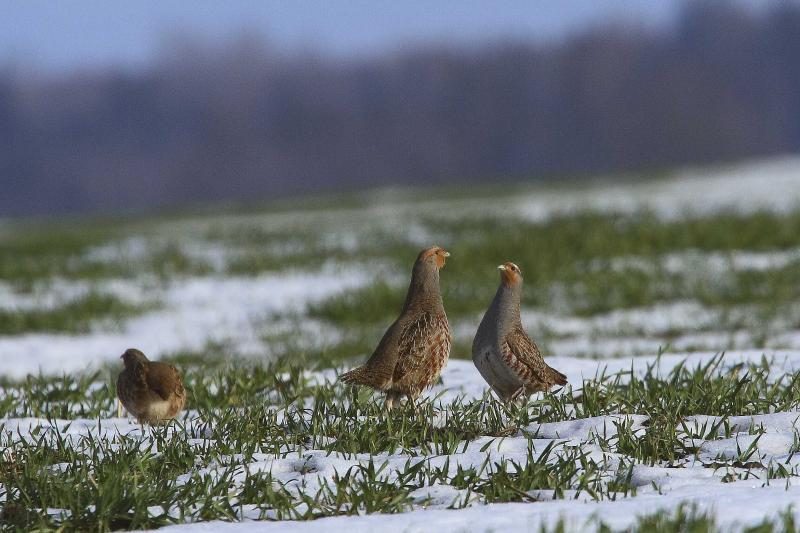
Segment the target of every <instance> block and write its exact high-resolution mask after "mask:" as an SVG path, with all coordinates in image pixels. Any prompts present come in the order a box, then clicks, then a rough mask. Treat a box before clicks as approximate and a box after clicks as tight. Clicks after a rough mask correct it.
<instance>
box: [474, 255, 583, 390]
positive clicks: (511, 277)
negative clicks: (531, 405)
mask: <svg viewBox="0 0 800 533" xmlns="http://www.w3.org/2000/svg"><path fill="white" fill-rule="evenodd" d="M497 268H498V269H500V287H499V288H498V289H497V293H496V294H495V296H494V300H492V303H491V305H489V309H488V310H487V311H486V314H485V315H484V316H483V320H481V324H480V326H478V331H477V333H476V334H475V339H474V340H473V342H472V361H473V363H475V366H476V367H477V368H478V372H480V373H481V375H482V376H483V379H485V380H486V382H487V383H488V384H489V385H490V386H491V387H492V390H494V392H495V393H496V394H497V396H498V397H499V398H500V399H501V400H503V401H504V402H509V401H512V400H514V399H516V398H518V397H521V396H522V397H527V396H528V395H530V394H533V393H535V392H539V391H549V390H550V389H551V388H553V387H554V386H555V385H566V384H567V377H566V376H565V375H564V374H562V373H561V372H559V371H558V370H555V369H554V368H551V367H550V366H548V365H547V363H545V362H544V358H543V357H542V353H541V352H540V351H539V348H538V347H537V346H536V344H535V343H534V342H533V341H532V340H531V339H530V337H528V334H527V333H525V330H524V329H523V328H522V321H521V320H520V314H519V307H520V298H521V296H522V272H521V271H520V269H519V267H518V266H517V265H515V264H514V263H504V264H502V265H500V266H499V267H497Z"/></svg>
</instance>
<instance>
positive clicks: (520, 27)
mask: <svg viewBox="0 0 800 533" xmlns="http://www.w3.org/2000/svg"><path fill="white" fill-rule="evenodd" d="M679 5H680V4H679V1H678V0H602V1H601V0H491V1H486V0H484V1H480V0H401V1H398V0H346V1H345V0H341V1H332V0H329V1H324V0H283V1H278V0H227V1H210V0H192V1H188V0H186V1H184V0H136V1H134V2H131V1H129V0H126V1H119V0H58V1H57V0H0V65H3V64H9V63H11V64H13V65H15V66H17V67H21V68H28V69H34V70H46V71H69V70H72V69H80V68H93V67H102V66H106V65H110V64H114V65H118V66H120V65H121V66H124V67H131V68H136V67H139V66H143V65H146V64H148V63H149V62H150V61H151V60H153V59H154V57H155V56H156V55H157V54H158V53H159V51H163V49H164V48H163V47H164V43H165V42H168V41H167V39H166V37H167V36H168V35H169V34H170V33H175V32H181V33H185V34H188V35H191V36H195V37H197V36H199V37H201V38H203V39H208V40H210V41H212V42H214V41H220V40H224V39H226V38H228V39H229V38H231V37H233V36H235V35H237V34H239V33H240V32H241V31H242V30H249V31H251V32H255V33H256V34H259V35H263V36H265V38H267V39H268V41H269V43H270V44H271V45H272V46H274V47H276V48H279V49H282V50H283V49H289V50H290V49H310V50H314V51H318V52H322V53H325V54H330V55H335V56H342V57H358V56H363V55H370V54H374V53H380V52H383V51H387V50H395V49H398V48H401V47H403V46H408V45H413V44H416V43H420V42H430V41H435V42H445V43H456V44H462V43H471V42H482V41H487V40H497V39H501V38H509V37H511V38H523V39H536V40H552V39H558V38H560V37H563V36H565V35H567V34H569V33H572V32H574V31H576V30H580V29H582V28H585V27H587V26H591V25H596V24H602V23H604V22H608V21H611V20H620V19H621V20H623V21H626V22H629V23H634V24H644V25H658V24H663V23H665V22H668V21H669V20H670V19H671V17H672V16H673V15H674V14H675V12H676V11H677V9H678V6H679Z"/></svg>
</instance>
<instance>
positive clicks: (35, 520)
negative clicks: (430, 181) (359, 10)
mask: <svg viewBox="0 0 800 533" xmlns="http://www.w3.org/2000/svg"><path fill="white" fill-rule="evenodd" d="M430 244H439V245H442V246H444V247H446V248H447V249H448V250H449V251H450V252H451V254H452V257H451V258H450V260H449V261H448V264H447V266H446V267H445V269H444V270H443V271H442V274H441V280H442V292H443V298H444V302H445V307H446V309H447V313H448V317H449V319H450V322H451V326H452V328H453V330H454V335H455V339H454V346H453V351H452V354H451V360H450V363H449V365H448V368H447V369H446V371H445V373H444V374H443V376H442V382H441V383H440V384H438V385H436V386H435V387H434V388H432V389H431V390H430V391H428V393H427V394H426V396H425V401H424V402H423V403H422V404H421V405H420V406H419V411H418V412H415V411H414V410H413V409H411V408H410V407H409V406H406V407H405V408H403V409H399V410H395V411H392V412H387V411H386V410H384V409H383V405H382V398H381V397H380V396H379V395H373V394H371V393H370V392H369V391H366V390H355V389H352V388H349V387H345V386H342V385H341V384H338V383H337V382H336V376H337V374H338V373H341V372H342V371H343V370H344V369H347V368H351V367H352V366H354V365H355V364H358V363H359V362H361V361H362V360H363V359H364V358H366V356H368V355H369V353H370V352H371V350H372V348H373V347H374V346H375V344H376V343H377V341H378V340H379V338H380V335H381V334H382V332H383V330H384V329H385V328H386V326H387V325H388V324H389V323H390V322H391V320H392V319H393V317H394V316H395V315H396V314H397V311H398V309H399V307H400V306H401V304H402V300H403V297H404V292H405V289H406V285H407V282H408V274H409V271H410V267H411V264H412V262H413V259H414V257H415V255H416V253H417V252H418V250H419V249H420V248H422V247H424V246H427V245H430ZM507 260H512V261H514V262H516V263H517V264H519V265H520V267H521V268H522V271H523V274H524V277H525V292H524V300H523V322H524V324H525V326H526V328H527V330H528V332H529V333H530V334H531V336H532V337H533V338H534V339H535V340H536V341H537V343H538V344H539V345H540V347H542V349H543V352H544V353H545V356H546V358H547V360H548V362H549V364H550V365H551V366H553V367H555V368H557V369H559V370H560V371H562V372H564V373H565V374H566V375H567V376H568V378H569V383H570V384H569V385H568V386H567V387H565V388H563V389H561V390H557V391H554V392H553V393H550V394H544V395H542V394H540V395H536V396H534V397H532V398H531V399H530V401H529V402H528V403H527V405H515V406H504V405H502V404H500V403H498V402H496V401H495V400H494V399H493V398H492V396H491V394H489V393H488V392H487V390H486V386H485V384H484V382H483V381H482V379H481V377H480V375H479V374H478V372H477V371H476V370H475V368H474V366H473V365H472V362H471V360H470V345H471V341H472V335H473V334H474V332H475V329H476V327H477V324H478V322H479V321H480V318H481V316H482V312H483V311H484V309H485V308H486V306H487V305H488V303H489V301H490V300H491V298H492V296H493V294H494V291H495V289H496V287H497V283H498V276H497V270H496V266H497V265H498V264H499V263H501V262H503V261H507ZM129 347H137V348H140V349H141V350H142V351H144V352H145V353H146V354H148V355H149V356H150V357H151V358H153V359H160V360H169V361H172V362H174V363H175V364H176V365H177V366H178V367H179V368H180V369H181V371H182V373H183V374H184V379H185V382H186V385H187V389H188V390H189V401H188V405H187V411H186V412H185V413H184V414H183V415H182V416H181V418H180V419H179V420H177V421H176V422H175V423H174V424H172V425H170V426H168V427H165V428H150V427H141V426H139V425H138V424H137V423H135V421H134V420H133V419H130V418H127V417H123V418H117V406H116V401H115V390H114V382H115V379H116V375H117V373H118V372H119V370H120V368H121V364H120V361H119V359H118V358H119V355H120V354H121V353H122V352H123V351H124V350H125V349H126V348H129ZM798 408H800V159H793V158H784V159H776V160H771V161H762V162H754V163H748V164H741V165H738V166H731V167H720V168H709V169H687V170H682V171H677V172H673V173H666V174H664V175H661V176H657V177H647V178H646V179H643V178H642V177H639V176H624V177H620V178H617V179H614V180H613V181H612V182H611V184H608V182H598V183H597V184H589V185H581V186H578V185H572V184H566V185H562V186H559V187H554V186H548V187H545V186H542V187H531V186H513V187H509V186H503V187H500V186H486V187H481V188H471V189H469V188H466V189H457V190H456V189H438V190H433V191H430V190H426V191H416V190H399V191H378V192H368V193H362V194H352V195H343V196H340V197H326V198H317V199H307V200H303V201H291V202H275V203H273V204H269V205H266V206H261V207H251V208H247V209H243V208H239V209H235V210H234V209H231V210H226V211H215V212H200V211H196V212H191V213H175V214H162V215H159V216H152V215H150V216H139V217H136V216H130V217H124V218H115V219H91V220H86V219H76V220H61V221H51V222H46V223H45V222H41V223H32V222H25V223H22V222H2V221H0V450H2V452H1V454H0V506H1V508H2V510H1V511H0V524H2V526H3V527H6V528H9V529H15V528H16V529H21V530H30V529H35V528H40V529H50V528H53V529H55V528H65V529H79V530H109V529H111V530H113V529H143V528H144V529H155V528H162V527H165V526H166V528H167V529H171V528H175V529H176V530H177V531H188V530H192V529H207V530H212V529H213V530H214V531H223V530H229V529H230V530H232V531H239V530H247V529H250V528H259V529H261V528H264V529H275V530H283V529H288V528H291V529H292V530H309V531H311V530H314V531H320V530H327V531H331V530H336V531H339V530H345V529H346V530H348V531H371V530H375V529H377V528H388V529H387V530H407V531H431V530H435V529H439V530H442V531H445V530H471V531H472V530H495V531H498V530H510V531H516V530H520V531H528V530H531V531H540V530H543V531H560V530H573V529H577V528H586V529H591V530H594V529H603V530H613V531H616V530H642V531H672V530H675V529H678V528H684V530H687V531H689V530H691V531H718V530H719V531H728V530H731V529H739V530H745V529H749V528H752V530H757V531H783V530H794V529H795V528H796V525H795V524H796V523H797V522H796V521H797V520H798V518H800V507H798V506H793V504H794V503H795V502H797V501H798V499H799V498H800V486H799V485H800V454H798V456H797V457H795V454H796V452H800V433H799V431H800V421H798V418H800V411H798ZM256 521H259V522H256Z"/></svg>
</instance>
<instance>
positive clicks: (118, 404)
mask: <svg viewBox="0 0 800 533" xmlns="http://www.w3.org/2000/svg"><path fill="white" fill-rule="evenodd" d="M117 418H122V402H121V401H119V398H117Z"/></svg>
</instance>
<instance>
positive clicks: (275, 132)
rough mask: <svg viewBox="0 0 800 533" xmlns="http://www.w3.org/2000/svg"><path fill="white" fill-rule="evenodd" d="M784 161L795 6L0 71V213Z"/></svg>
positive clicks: (792, 131)
mask: <svg viewBox="0 0 800 533" xmlns="http://www.w3.org/2000/svg"><path fill="white" fill-rule="evenodd" d="M798 150H800V7H799V6H798V4H797V3H793V2H786V3H783V4H779V5H776V6H774V7H772V8H770V10H768V11H766V12H758V13H755V12H751V11H747V10H742V9H740V8H736V7H733V6H732V5H731V4H729V3H725V2H700V1H698V2H688V3H687V4H686V7H685V8H684V9H683V11H682V13H681V15H680V16H679V18H678V20H677V21H676V22H675V24H673V25H670V27H669V28H667V29H664V28H661V29H643V28H631V27H626V26H613V25H610V26H603V27H596V28H594V29H592V30H590V31H586V32H583V33H581V34H579V35H575V36H573V37H571V38H569V39H567V40H565V41H563V42H560V43H558V44H550V45H542V44H539V45H536V44H532V43H528V42H518V41H517V42H506V43H494V44H491V45H490V44H486V45H481V46H477V45H476V46H474V47H461V48H448V47H444V46H434V45H430V46H423V47H418V48H415V49H413V50H408V51H404V52H397V53H394V54H390V55H386V56H381V57H377V58H375V57H372V58H370V59H362V60H350V61H344V60H337V59H332V58H327V57H326V56H324V55H314V54H302V53H297V54H278V53H274V52H273V51H271V50H270V48H269V47H268V46H266V45H263V44H261V41H260V40H258V39H247V38H242V39H240V40H239V41H237V42H236V43H234V44H230V45H228V46H224V47H216V48H214V47H203V46H196V45H192V44H191V42H185V41H181V40H180V39H175V46H174V47H173V48H172V49H171V50H170V51H169V53H168V54H164V56H163V57H162V58H160V59H159V61H158V62H157V64H153V65H152V66H151V67H149V68H147V69H145V70H140V71H124V70H113V69H109V70H105V71H93V72H82V73H74V74H70V75H63V76H60V77H59V76H53V75H50V76H47V75H31V74H30V73H27V74H21V73H19V72H18V71H17V70H15V69H13V68H11V67H8V68H5V69H0V187H1V188H0V217H2V216H15V215H29V214H52V213H63V212H91V211H100V212H119V211H120V210H124V211H129V210H137V209H152V208H157V207H162V206H168V205H177V204H186V203H211V202H214V201H219V200H233V201H237V200H248V201H252V200H259V199H271V198H276V197H280V196H282V195H290V194H302V193H306V192H310V191H313V192H324V191H330V190H343V189H344V190H346V189H355V188H362V187H365V186H370V187H371V186H382V185H388V184H429V183H453V182H466V181H472V182H485V181H488V180H492V181H494V180H500V179H502V180H515V181H519V180H538V179H544V178H547V177H558V176H565V175H569V176H583V175H590V174H592V173H606V172H616V171H631V170H647V169H662V168H666V167H670V166H672V165H678V164H689V163H691V164H695V163H708V162H717V161H728V160H734V159H742V158H747V157H752V156H764V155H769V154H774V153H785V152H793V151H798Z"/></svg>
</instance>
